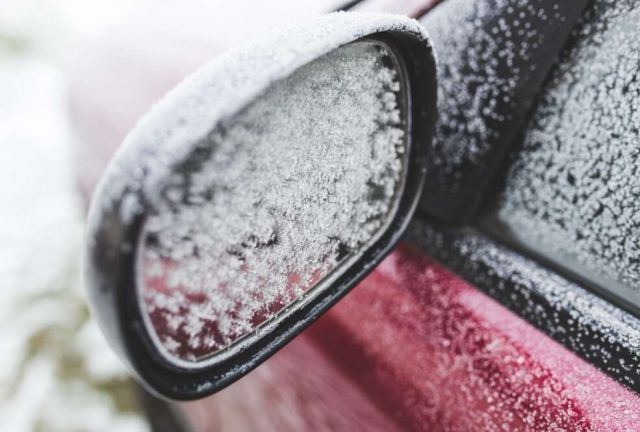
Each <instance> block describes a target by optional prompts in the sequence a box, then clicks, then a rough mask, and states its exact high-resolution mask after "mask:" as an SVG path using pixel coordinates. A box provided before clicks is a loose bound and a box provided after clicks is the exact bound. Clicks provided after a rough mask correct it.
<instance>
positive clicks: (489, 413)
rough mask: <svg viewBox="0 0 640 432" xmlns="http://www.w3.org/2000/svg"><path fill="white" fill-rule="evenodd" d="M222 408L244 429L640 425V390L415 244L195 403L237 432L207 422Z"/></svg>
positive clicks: (192, 408) (193, 410) (195, 411)
mask: <svg viewBox="0 0 640 432" xmlns="http://www.w3.org/2000/svg"><path fill="white" fill-rule="evenodd" d="M353 395H357V396H353ZM363 395H365V396H366V397H365V398H364V400H363ZM213 406H219V407H221V408H220V409H219V411H218V415H219V418H218V420H216V421H218V422H221V423H218V425H219V426H220V425H225V424H228V421H229V420H225V418H224V417H225V416H227V415H228V416H231V415H234V416H237V415H240V416H244V417H246V418H249V419H253V420H251V421H253V423H250V424H251V428H248V429H245V428H243V429H240V430H281V431H283V430H298V431H300V430H320V429H323V428H326V427H327V425H331V427H330V429H331V430H354V428H355V429H357V430H447V431H454V430H455V431H476V430H482V431H492V430H509V431H513V430H536V431H547V430H572V431H578V430H579V431H587V430H598V431H601V430H620V431H622V430H624V431H631V430H637V429H638V425H640V398H638V397H637V396H636V395H635V394H634V393H632V392H631V391H629V390H627V389H625V388H624V387H622V386H621V385H620V384H618V383H616V382H615V381H614V380H612V379H611V378H609V377H608V376H606V375H605V374H604V373H602V372H601V371H599V370H598V369H596V368H595V367H593V366H592V365H590V364H588V363H587V362H585V361H584V360H582V359H580V358H579V357H577V356H576V355H575V354H573V353H571V352H570V351H568V350H567V349H566V348H564V347H563V346H562V345H560V344H558V343H557V342H555V341H553V340H552V339H550V338H549V337H547V336H546V335H544V334H542V333H541V332H540V331H538V330H536V329H535V328H534V327H532V326H531V325H530V324H528V323H527V322H525V321H524V320H522V319H521V318H519V317H517V316H516V315H515V314H513V313H512V312H510V311H508V310H507V309H506V308H505V307H503V306H502V305H500V304H499V303H497V302H496V301H494V300H492V299H491V298H489V297H488V296H486V295H485V294H484V293H482V292H480V291H479V290H477V289H476V288H474V287H472V286H470V285H469V284H467V283H465V282H464V281H462V280H460V279H459V278H457V277H456V276H455V275H453V274H452V273H450V272H449V271H447V270H446V269H444V268H443V267H442V266H441V265H439V264H437V263H435V262H434V261H432V260H430V259H429V258H427V257H425V256H424V254H423V253H422V252H421V251H419V250H417V249H415V248H413V247H412V246H410V245H407V244H405V245H402V246H400V247H398V248H397V249H396V251H394V252H393V253H392V254H391V255H390V256H389V257H388V258H387V259H386V260H385V261H384V262H383V263H382V264H381V265H380V266H379V267H378V268H377V269H376V271H375V272H374V273H373V274H371V275H370V276H369V277H367V279H366V280H365V281H363V282H362V283H361V284H360V285H359V286H358V287H356V288H355V289H354V290H353V291H352V292H351V293H350V294H349V295H347V297H345V298H344V299H343V300H342V301H341V302H340V303H338V304H337V305H336V306H335V307H334V308H333V309H332V310H330V311H329V312H328V313H327V314H326V315H325V316H324V317H322V318H321V319H320V320H319V321H318V322H317V323H316V324H314V325H313V326H312V327H311V328H310V329H308V330H307V331H306V332H305V333H304V334H303V335H302V336H301V337H299V338H298V339H296V340H295V341H293V342H292V343H291V344H290V345H289V346H287V347H286V348H284V349H283V350H282V351H281V352H280V353H278V354H276V355H275V356H274V357H273V358H272V359H270V360H268V361H267V362H266V363H265V364H264V365H263V366H261V367H260V368H259V369H258V370H256V371H254V372H252V373H251V374H250V375H248V376H247V377H245V378H243V379H242V380H241V381H240V382H238V383H237V384H234V385H232V386H231V387H229V388H228V389H227V390H224V391H223V392H221V393H220V394H218V395H214V396H212V397H210V398H208V399H204V400H202V401H197V402H191V403H189V404H186V406H185V408H186V412H187V413H189V414H190V416H191V417H192V418H193V419H194V420H195V421H194V424H195V425H197V426H199V428H197V430H227V429H225V428H221V429H215V428H213V429H209V426H210V424H209V423H207V422H203V421H202V418H201V417H202V414H199V413H203V412H207V413H211V412H212V411H213V410H212V409H211V407H213ZM229 406H233V407H234V409H228V408H225V407H229ZM366 412H369V414H367V415H365V414H364V413H366ZM227 413H228V414H227ZM232 413H233V414H232ZM213 417H215V416H213ZM207 418H208V419H210V417H207ZM391 422H393V423H391ZM374 424H375V427H374ZM244 426H245V427H246V426H247V425H246V424H245V425H244ZM276 426H277V427H276ZM228 430H236V429H233V428H230V429H228Z"/></svg>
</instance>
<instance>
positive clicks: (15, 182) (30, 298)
mask: <svg viewBox="0 0 640 432" xmlns="http://www.w3.org/2000/svg"><path fill="white" fill-rule="evenodd" d="M264 3H269V5H265V4H263V3H262V2H260V1H259V0H250V1H244V2H242V1H237V2H228V1H215V2H208V3H207V6H206V7H207V10H208V11H215V13H214V14H202V13H198V7H201V6H202V5H203V4H204V3H203V2H198V1H189V2H188V4H189V5H190V6H194V7H192V8H189V7H187V6H186V4H185V2H177V1H164V2H159V3H154V4H150V3H149V2H144V1H143V0H136V1H132V0H108V1H107V0H98V1H82V0H56V1H45V0H13V1H11V0H10V1H7V0H0V239H1V242H2V243H1V246H0V281H2V285H1V287H0V365H2V367H1V368H0V430H2V431H13V432H21V431H32V430H47V431H49V430H52V431H58V430H59V431H103V430H105V431H106V430H113V431H125V432H126V431H145V430H149V426H148V424H147V422H146V420H145V419H144V417H143V416H142V415H141V414H140V412H139V407H138V404H137V401H136V390H135V388H134V387H133V386H132V385H131V382H130V380H129V379H128V376H127V374H126V372H125V371H124V370H123V368H122V366H121V363H120V362H119V360H118V359H117V358H116V357H115V355H114V354H112V352H111V351H110V350H109V348H108V347H107V346H106V343H105V341H104V339H103V337H102V335H101V334H100V331H99V330H98V329H97V327H96V326H95V324H94V323H93V321H92V320H91V319H90V315H89V312H88V309H87V306H86V304H85V302H84V297H83V291H82V287H81V281H80V277H79V274H80V263H79V257H80V251H81V245H82V241H83V239H82V234H83V218H84V208H85V207H84V206H85V203H84V202H83V201H82V200H81V198H80V194H79V193H78V186H77V180H76V177H75V176H76V172H77V171H78V169H77V168H78V167H77V164H79V163H80V162H79V159H78V157H77V152H76V150H77V135H76V134H75V132H74V125H73V123H72V120H71V119H70V117H69V114H68V112H69V109H68V105H69V104H68V98H67V95H68V87H69V84H70V83H69V79H68V76H67V71H68V62H69V58H71V57H74V56H76V52H75V47H76V46H78V44H79V43H80V42H82V41H86V40H91V39H96V38H98V39H99V38H101V37H103V35H104V34H105V33H106V32H108V29H109V28H112V27H113V26H117V25H119V24H120V23H121V22H123V21H126V20H129V21H131V19H132V18H131V17H137V18H133V19H134V20H135V19H140V17H141V16H147V15H149V12H150V11H151V12H152V13H151V15H153V12H156V11H157V12H158V15H157V16H155V17H154V18H153V20H155V22H156V24H158V23H159V24H158V25H157V26H156V29H160V30H159V31H163V30H162V29H170V30H169V31H170V32H174V33H175V32H176V31H178V30H176V29H185V31H187V30H188V31H189V32H191V33H192V35H193V34H195V35H196V36H197V37H199V38H201V39H206V38H210V36H211V35H212V34H215V35H216V36H217V37H216V41H217V45H218V48H219V49H224V48H225V47H227V46H229V45H232V44H234V43H237V42H240V41H241V40H243V39H245V38H246V37H249V36H253V35H256V34H259V32H261V31H267V30H268V29H269V28H270V27H273V26H278V25H284V24H288V22H287V21H289V18H290V17H298V16H306V15H310V14H314V13H318V12H320V11H322V10H329V9H331V8H332V7H335V6H336V5H339V4H340V3H341V2H340V1H331V0H314V1H312V2H307V1H305V2H297V1H292V0H287V1H280V2H264ZM192 4H193V5H192ZM156 5H161V7H156ZM221 5H224V8H222V7H221ZM285 11H286V14H284V13H283V12H285ZM193 22H194V23H195V24H194V25H191V24H192V23H193ZM185 23H189V24H188V25H185ZM212 23H213V24H215V25H213V26H212V25H211V24H212ZM96 55H98V56H99V55H100V52H98V53H97V54H96ZM76 57H77V56H76ZM101 85H102V84H101ZM87 88H88V89H91V86H89V87H85V90H84V91H87V90H86V89H87ZM109 90H110V89H109V88H107V89H103V90H102V91H103V92H104V94H105V95H106V94H107V93H108V92H109ZM89 91H90V90H89ZM152 96H153V97H157V95H155V94H154V95H150V96H149V98H151V97H152ZM105 97H106V96H105ZM148 102H149V101H146V100H145V103H143V104H141V106H142V107H145V106H146V104H147V103H148ZM114 106H115V105H114ZM120 108H122V106H120ZM125 108H126V107H125ZM114 109H115V108H114ZM141 109H144V108H141ZM125 111H126V110H125ZM134 111H135V110H134ZM129 117H131V115H129V116H128V117H127V122H131V123H132V122H133V121H134V120H135V118H129ZM127 122H125V123H127ZM80 171H81V169H80Z"/></svg>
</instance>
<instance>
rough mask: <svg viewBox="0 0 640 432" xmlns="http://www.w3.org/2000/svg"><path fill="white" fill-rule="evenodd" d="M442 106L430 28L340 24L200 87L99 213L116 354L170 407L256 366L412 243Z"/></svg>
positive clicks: (170, 98) (238, 61)
mask: <svg viewBox="0 0 640 432" xmlns="http://www.w3.org/2000/svg"><path fill="white" fill-rule="evenodd" d="M435 103H436V71H435V60H434V54H433V50H432V48H431V46H430V44H429V41H428V38H427V36H426V33H425V32H424V30H423V29H422V27H421V26H420V25H419V24H418V23H417V22H415V21H413V20H410V19H408V18H403V17H399V16H389V15H378V14H348V13H336V14H331V15H327V16H325V17H323V18H321V19H318V20H317V21H315V22H314V23H312V24H311V25H309V26H307V27H303V28H298V29H293V30H290V31H288V32H283V33H280V34H277V35H273V36H270V37H267V38H265V39H263V40H261V41H260V42H257V43H255V44H253V45H249V46H245V47H244V48H240V49H237V50H235V51H230V52H228V53H226V54H224V55H222V56H219V57H217V58H216V59H215V60H213V61H212V62H210V63H209V64H207V65H206V66H204V67H203V68H202V69H201V70H199V71H198V72H196V73H195V74H193V75H192V76H190V77H188V78H187V79H186V80H185V81H184V82H182V83H181V84H180V85H178V86H177V87H176V88H174V89H173V90H171V91H170V92H169V93H168V94H167V95H166V96H165V97H164V98H163V99H162V100H161V101H160V102H159V103H158V104H157V105H156V106H154V107H153V109H152V110H151V111H150V112H149V113H148V114H147V115H145V116H144V117H143V118H142V119H141V120H140V122H139V123H138V125H137V126H136V127H135V128H134V129H133V130H132V131H131V132H130V134H129V135H128V136H127V138H126V139H125V142H124V143H123V145H122V147H121V149H120V150H119V152H118V153H117V155H116V156H115V157H114V159H113V160H112V161H111V163H110V165H109V167H108V169H107V172H106V173H105V174H104V176H103V178H102V180H101V183H100V185H99V188H98V192H97V193H96V195H95V197H94V199H93V202H92V204H91V210H90V215H89V229H88V241H87V250H86V259H85V281H86V286H87V289H88V291H89V298H90V301H91V303H92V307H93V310H94V312H95V314H96V316H97V317H98V320H99V322H100V325H101V327H102V329H103V331H104V333H105V334H106V336H107V338H108V340H109V342H110V343H111V345H112V347H113V348H114V349H115V350H116V351H117V352H118V353H119V355H120V356H121V357H122V358H123V359H124V361H125V362H126V363H127V364H128V365H129V366H130V368H131V369H132V370H133V371H134V372H135V374H136V375H137V376H138V378H139V379H140V380H141V381H142V382H143V383H144V384H145V385H146V386H147V387H148V388H149V389H150V390H152V391H154V392H156V393H158V394H160V395H163V396H165V397H168V398H174V399H194V398H198V397H203V396H206V395H208V394H211V393H213V392H215V391H217V390H219V389H221V388H223V387H224V386H226V385H228V384H230V383H232V382H233V381H235V380H237V379H238V378H240V377H242V376H243V375H245V374H246V373H248V372H249V371H251V370H252V369H253V368H255V367H256V366H258V365H259V364H260V363H261V362H263V361H264V360H265V359H267V358H268V357H269V356H270V355H272V354H273V353H275V352H276V351H277V350H278V349H280V348H281V347H282V346H283V345H284V344H286V343H287V342H288V341H289V340H291V339H292V338H293V337H294V336H296V335H297V334H299V333H300V332H301V331H302V330H303V329H304V328H306V327H307V326H308V325H310V324H311V323H312V322H313V321H314V320H315V319H317V318H318V317H319V316H320V315H321V314H322V313H323V312H325V311H326V310H327V309H328V308H329V307H331V305H333V304H334V303H335V302H336V301H338V300H339V299H340V298H341V297H342V296H344V295H345V294H346V293H347V292H348V291H349V290H350V289H351V288H353V287H354V285H355V284H356V283H357V282H359V281H360V280H361V279H362V278H364V277H365V276H366V275H367V274H368V273H369V272H370V271H372V270H373V268H374V267H375V265H376V264H377V263H378V262H380V260H381V259H382V258H383V257H384V256H385V255H386V254H387V253H388V252H389V251H390V250H391V249H392V248H393V246H394V245H395V244H396V243H397V242H398V241H399V239H400V237H401V235H402V233H403V231H404V230H405V228H406V226H407V224H408V222H409V220H410V218H411V216H412V214H413V212H414V210H415V208H416V205H417V201H418V198H419V197H420V194H421V190H422V185H423V182H424V177H425V169H424V166H425V157H426V154H425V152H426V151H427V148H428V146H429V144H430V142H431V138H432V134H433V128H434V122H435Z"/></svg>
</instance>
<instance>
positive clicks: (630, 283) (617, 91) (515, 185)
mask: <svg viewBox="0 0 640 432" xmlns="http://www.w3.org/2000/svg"><path fill="white" fill-rule="evenodd" d="M639 22H640V5H638V2H634V1H618V2H612V1H607V0H598V1H596V2H594V3H593V5H592V6H591V8H590V10H589V12H588V14H587V15H586V17H585V18H584V20H583V23H582V25H581V26H580V27H579V28H578V29H577V30H576V31H575V34H574V38H575V39H576V40H577V42H576V44H575V46H573V47H572V48H571V50H570V51H568V52H567V53H565V55H564V56H563V59H562V61H561V63H560V65H559V67H558V68H557V70H555V72H554V73H553V75H552V77H551V79H550V82H549V83H548V85H547V87H546V88H545V91H544V96H543V98H542V100H541V102H540V104H539V106H538V108H537V110H536V112H535V114H534V116H533V119H532V122H531V124H530V126H529V128H528V129H527V131H526V134H525V136H524V142H523V144H522V147H521V149H520V150H519V152H518V154H517V156H516V157H515V161H514V162H513V165H512V166H511V168H510V171H509V174H508V178H507V181H506V188H505V190H504V193H503V195H502V198H501V202H500V204H499V208H498V217H499V219H500V221H501V222H503V223H504V224H505V225H506V228H508V229H509V230H510V231H511V234H512V235H514V236H516V237H518V238H520V239H521V240H524V241H525V242H526V243H528V244H529V245H531V246H532V247H533V248H534V249H536V250H538V251H540V252H542V253H543V254H545V255H548V256H550V257H552V258H553V259H554V260H557V261H560V262H562V264H563V265H565V266H568V267H569V268H571V269H573V270H574V271H575V272H577V273H580V274H583V275H587V277H588V278H591V279H594V280H595V281H596V283H598V284H599V285H602V286H604V287H605V289H609V290H612V291H614V292H615V294H616V295H618V296H620V297H622V298H623V299H624V300H626V301H629V302H632V303H634V304H636V305H640V200H639V199H640V172H639V170H640V132H639V131H640V83H639V82H638V74H639V73H640V49H638V46H639V45H638V44H639V43H640V26H639V25H638V23H639Z"/></svg>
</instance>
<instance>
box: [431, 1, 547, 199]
mask: <svg viewBox="0 0 640 432" xmlns="http://www.w3.org/2000/svg"><path fill="white" fill-rule="evenodd" d="M546 3H547V2H542V1H530V0H490V1H470V0H447V1H445V2H443V3H442V4H440V5H438V6H436V7H435V8H434V9H433V11H431V12H429V13H428V14H426V15H425V17H424V18H423V19H422V20H421V23H422V24H423V25H424V26H425V28H427V29H428V31H429V34H430V35H431V37H432V40H433V45H434V46H435V47H436V49H437V52H438V121H437V123H436V131H435V137H434V142H433V144H432V148H431V153H430V155H429V159H430V160H429V165H430V168H431V169H432V172H431V176H430V178H429V181H430V182H438V183H440V184H442V185H443V186H446V187H447V188H456V187H459V184H458V182H459V181H460V178H461V177H464V176H465V174H468V173H465V170H467V169H477V167H476V168H474V167H473V166H472V167H471V168H469V165H470V164H477V163H478V162H480V161H482V158H483V156H484V155H485V154H486V153H488V152H489V151H491V147H492V143H493V142H495V140H496V139H497V138H498V137H499V136H500V134H502V133H503V132H502V131H501V130H500V128H502V127H504V124H505V123H507V124H508V123H509V122H510V121H511V120H512V119H513V117H512V115H511V113H510V108H512V107H514V106H515V105H516V101H515V100H514V99H513V95H515V94H516V92H517V90H518V86H521V85H522V82H526V80H527V79H528V77H529V76H531V75H532V74H533V73H535V71H534V70H532V69H531V70H529V69H524V68H522V67H521V66H519V65H521V64H526V63H528V62H530V57H531V55H532V54H533V53H535V52H536V50H537V49H538V48H539V46H540V44H541V43H542V42H543V40H544V34H543V33H540V31H539V30H538V27H539V26H540V23H542V22H545V21H551V20H558V19H559V18H558V17H557V16H556V15H555V14H554V12H553V10H552V8H551V7H550V6H549V5H548V4H546ZM489 24H492V26H491V27H490V28H487V27H488V26H489ZM514 39H519V40H521V41H522V42H521V43H518V44H516V43H514V42H513V40H514ZM507 71H508V72H507ZM435 176H437V177H435Z"/></svg>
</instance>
